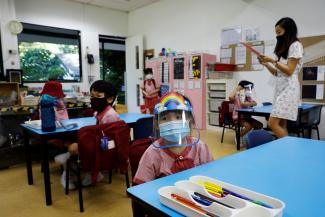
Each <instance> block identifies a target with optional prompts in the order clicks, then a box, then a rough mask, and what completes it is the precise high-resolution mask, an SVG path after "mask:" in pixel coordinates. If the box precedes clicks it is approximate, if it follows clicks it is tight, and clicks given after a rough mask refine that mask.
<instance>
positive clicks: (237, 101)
mask: <svg viewBox="0 0 325 217" xmlns="http://www.w3.org/2000/svg"><path fill="white" fill-rule="evenodd" d="M245 103H248V104H253V105H256V102H255V101H254V100H253V99H252V98H251V97H247V96H245V101H244V102H241V101H240V94H239V92H238V93H237V94H236V95H235V100H234V110H233V111H232V119H233V120H234V121H237V120H238V112H237V110H238V109H241V108H249V107H252V106H250V105H245Z"/></svg>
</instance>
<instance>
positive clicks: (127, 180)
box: [125, 171, 130, 188]
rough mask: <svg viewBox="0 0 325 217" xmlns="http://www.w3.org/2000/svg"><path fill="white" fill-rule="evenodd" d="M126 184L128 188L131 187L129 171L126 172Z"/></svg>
mask: <svg viewBox="0 0 325 217" xmlns="http://www.w3.org/2000/svg"><path fill="white" fill-rule="evenodd" d="M125 184H126V188H129V187H130V181H129V173H128V171H126V172H125Z"/></svg>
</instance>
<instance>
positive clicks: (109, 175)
mask: <svg viewBox="0 0 325 217" xmlns="http://www.w3.org/2000/svg"><path fill="white" fill-rule="evenodd" d="M112 173H113V171H112V170H110V171H108V183H109V184H111V183H112Z"/></svg>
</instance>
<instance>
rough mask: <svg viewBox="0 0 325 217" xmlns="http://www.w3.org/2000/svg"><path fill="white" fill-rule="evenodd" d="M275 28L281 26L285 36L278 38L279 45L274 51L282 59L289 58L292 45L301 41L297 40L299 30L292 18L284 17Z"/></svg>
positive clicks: (277, 44)
mask: <svg viewBox="0 0 325 217" xmlns="http://www.w3.org/2000/svg"><path fill="white" fill-rule="evenodd" d="M275 26H280V27H282V28H283V29H284V34H283V36H277V43H276V46H275V49H274V53H275V54H276V55H277V57H278V58H279V59H280V58H281V57H283V58H284V59H287V58H288V52H289V47H290V45H291V44H292V43H293V42H295V41H299V40H298V38H297V34H298V28H297V25H296V23H295V21H294V20H293V19H291V18H290V17H284V18H282V19H280V20H279V21H278V22H277V23H276V24H275Z"/></svg>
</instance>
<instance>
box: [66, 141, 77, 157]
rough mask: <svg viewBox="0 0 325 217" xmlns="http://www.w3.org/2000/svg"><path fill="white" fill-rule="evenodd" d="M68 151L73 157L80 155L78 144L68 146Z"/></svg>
mask: <svg viewBox="0 0 325 217" xmlns="http://www.w3.org/2000/svg"><path fill="white" fill-rule="evenodd" d="M68 151H69V152H70V154H72V155H77V154H78V143H75V142H74V143H72V144H70V145H69V146H68Z"/></svg>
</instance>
